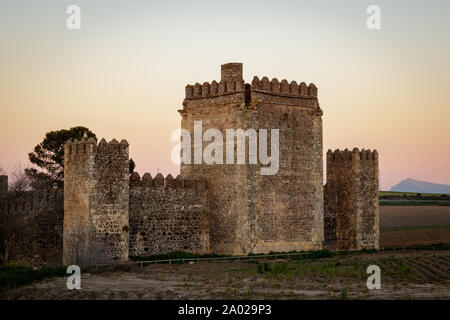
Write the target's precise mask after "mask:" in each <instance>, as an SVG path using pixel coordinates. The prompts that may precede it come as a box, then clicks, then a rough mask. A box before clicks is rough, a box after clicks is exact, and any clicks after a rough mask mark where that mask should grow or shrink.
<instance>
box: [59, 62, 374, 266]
mask: <svg viewBox="0 0 450 320" xmlns="http://www.w3.org/2000/svg"><path fill="white" fill-rule="evenodd" d="M179 113H180V115H181V128H182V129H185V130H187V131H188V132H190V133H191V134H194V126H195V122H196V121H202V123H203V127H204V129H209V128H215V129H218V130H220V131H222V132H225V130H227V129H235V130H237V129H243V130H247V129H250V128H251V129H255V130H256V132H258V131H259V130H261V129H271V128H277V129H279V170H278V172H277V173H276V174H273V175H261V174H260V169H261V167H262V165H261V164H260V163H257V164H253V163H249V161H248V157H249V155H248V153H247V154H246V161H245V162H244V163H239V164H206V163H200V164H193V163H182V164H181V166H180V175H179V176H177V177H175V178H174V177H173V176H172V175H170V174H169V175H167V176H166V177H163V176H162V175H161V174H160V173H158V174H157V175H156V176H155V177H152V176H151V175H150V174H149V173H145V174H144V175H143V176H142V177H140V176H139V174H138V173H133V174H132V175H131V176H130V175H129V171H128V170H129V169H128V167H129V163H128V161H129V145H128V143H127V141H125V140H122V141H121V142H118V141H116V140H114V139H113V140H112V141H110V142H109V143H108V142H106V141H105V140H104V139H102V140H101V141H100V142H99V143H97V141H96V140H95V139H93V138H89V139H87V140H85V139H82V140H81V141H76V140H75V141H68V142H67V144H66V146H65V160H64V174H65V176H64V210H63V212H64V215H63V224H62V225H63V237H62V238H63V245H62V248H63V249H62V251H63V252H62V257H63V259H62V262H63V263H64V264H81V265H88V264H94V263H105V262H106V263H108V262H113V261H117V262H123V261H127V260H128V258H129V257H133V256H148V255H152V254H160V253H165V252H169V251H175V250H182V251H189V252H195V253H217V254H230V255H246V254H251V253H268V252H271V251H274V252H282V251H284V252H286V251H293V250H296V251H300V250H319V249H323V248H328V249H339V250H347V249H361V248H375V249H377V248H378V245H379V240H378V239H379V214H378V211H379V208H378V153H377V151H375V150H374V151H373V152H371V151H370V150H364V149H363V150H361V151H360V150H359V149H357V148H354V149H353V150H352V151H349V150H347V149H346V150H344V151H340V150H336V151H334V152H332V151H331V150H330V151H328V153H327V157H326V158H327V159H326V161H327V163H326V168H327V170H326V172H327V179H326V181H327V183H326V185H325V186H324V185H323V149H322V114H323V112H322V110H321V108H320V106H319V103H318V98H317V88H316V86H315V85H314V84H310V85H309V86H307V85H306V84H305V83H304V82H301V83H300V84H298V83H297V82H295V81H292V82H288V81H287V80H282V81H281V82H279V81H278V80H277V79H272V80H269V79H268V78H267V77H263V78H262V79H259V78H258V77H256V76H255V77H254V78H253V81H252V83H251V84H250V83H245V82H244V80H243V75H242V64H240V63H228V64H225V65H222V69H221V80H220V82H216V81H212V82H211V83H208V82H205V83H203V84H199V83H196V84H195V85H187V86H186V96H185V99H184V101H183V108H182V109H181V110H179ZM201 143H203V145H206V144H207V142H205V141H202V142H201ZM223 156H224V157H225V156H226V155H225V154H224V155H223ZM233 156H234V155H233Z"/></svg>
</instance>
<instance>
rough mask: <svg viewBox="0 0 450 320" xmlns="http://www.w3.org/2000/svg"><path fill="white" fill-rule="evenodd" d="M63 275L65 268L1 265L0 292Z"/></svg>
mask: <svg viewBox="0 0 450 320" xmlns="http://www.w3.org/2000/svg"><path fill="white" fill-rule="evenodd" d="M65 274H66V268H65V267H45V268H40V269H33V268H30V267H26V266H19V265H2V266H0V292H3V291H6V290H10V289H14V288H16V287H19V286H22V285H25V284H29V283H32V282H36V281H41V280H44V279H47V278H53V277H57V276H63V275H65Z"/></svg>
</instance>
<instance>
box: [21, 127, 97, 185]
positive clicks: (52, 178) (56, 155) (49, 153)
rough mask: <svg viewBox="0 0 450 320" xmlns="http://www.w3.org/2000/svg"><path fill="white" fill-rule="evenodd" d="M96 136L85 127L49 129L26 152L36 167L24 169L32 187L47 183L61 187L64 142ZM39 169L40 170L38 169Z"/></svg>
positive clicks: (62, 183) (62, 182)
mask: <svg viewBox="0 0 450 320" xmlns="http://www.w3.org/2000/svg"><path fill="white" fill-rule="evenodd" d="M90 137H94V138H96V136H95V134H94V133H93V132H92V131H91V130H89V129H88V128H86V127H81V126H78V127H73V128H70V129H69V130H65V129H62V130H57V131H50V132H47V133H46V134H45V137H44V140H43V141H42V142H41V143H40V144H38V145H37V146H36V147H34V151H33V152H30V153H29V154H28V158H29V159H30V162H31V163H32V164H34V165H35V166H36V167H37V168H28V169H25V172H26V174H27V176H28V177H29V178H30V180H31V185H32V187H33V188H37V187H38V186H40V185H43V184H44V185H49V186H53V187H56V188H62V187H63V185H64V144H65V143H66V141H67V140H69V139H72V140H73V139H78V140H81V139H82V138H85V139H87V138H90ZM39 169H41V170H39Z"/></svg>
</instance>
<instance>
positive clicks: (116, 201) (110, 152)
mask: <svg viewBox="0 0 450 320" xmlns="http://www.w3.org/2000/svg"><path fill="white" fill-rule="evenodd" d="M64 170H65V171H64V174H65V176H64V180H65V181H64V195H65V197H64V255H63V257H64V259H63V261H64V263H65V264H79V265H91V264H94V263H103V262H111V261H116V262H120V261H127V260H128V253H129V252H128V251H129V250H128V243H129V239H128V233H129V217H128V213H129V158H128V143H127V142H126V141H125V140H122V141H121V142H120V143H119V142H117V141H116V140H115V139H113V140H112V141H110V142H109V143H106V141H105V140H104V139H102V140H101V141H100V143H99V144H98V145H97V142H96V140H95V139H94V138H89V139H88V140H87V141H85V140H84V139H83V140H82V141H73V142H72V141H69V142H68V143H66V147H65V160H64Z"/></svg>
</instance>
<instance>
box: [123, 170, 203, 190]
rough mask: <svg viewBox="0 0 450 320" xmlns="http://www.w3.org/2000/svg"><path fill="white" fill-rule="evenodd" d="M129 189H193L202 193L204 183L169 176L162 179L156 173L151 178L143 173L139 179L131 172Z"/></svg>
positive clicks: (160, 175)
mask: <svg viewBox="0 0 450 320" xmlns="http://www.w3.org/2000/svg"><path fill="white" fill-rule="evenodd" d="M130 187H143V188H149V189H195V190H196V191H203V190H205V189H206V181H205V180H196V179H190V178H183V177H182V176H180V175H178V176H177V177H176V178H175V179H174V178H173V176H172V175H171V174H168V175H167V176H166V177H165V178H164V176H163V175H162V174H161V173H158V174H157V175H156V176H155V177H154V178H152V176H151V174H150V173H148V172H146V173H144V175H143V176H142V178H141V177H140V175H139V173H137V172H133V173H132V174H131V176H130Z"/></svg>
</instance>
